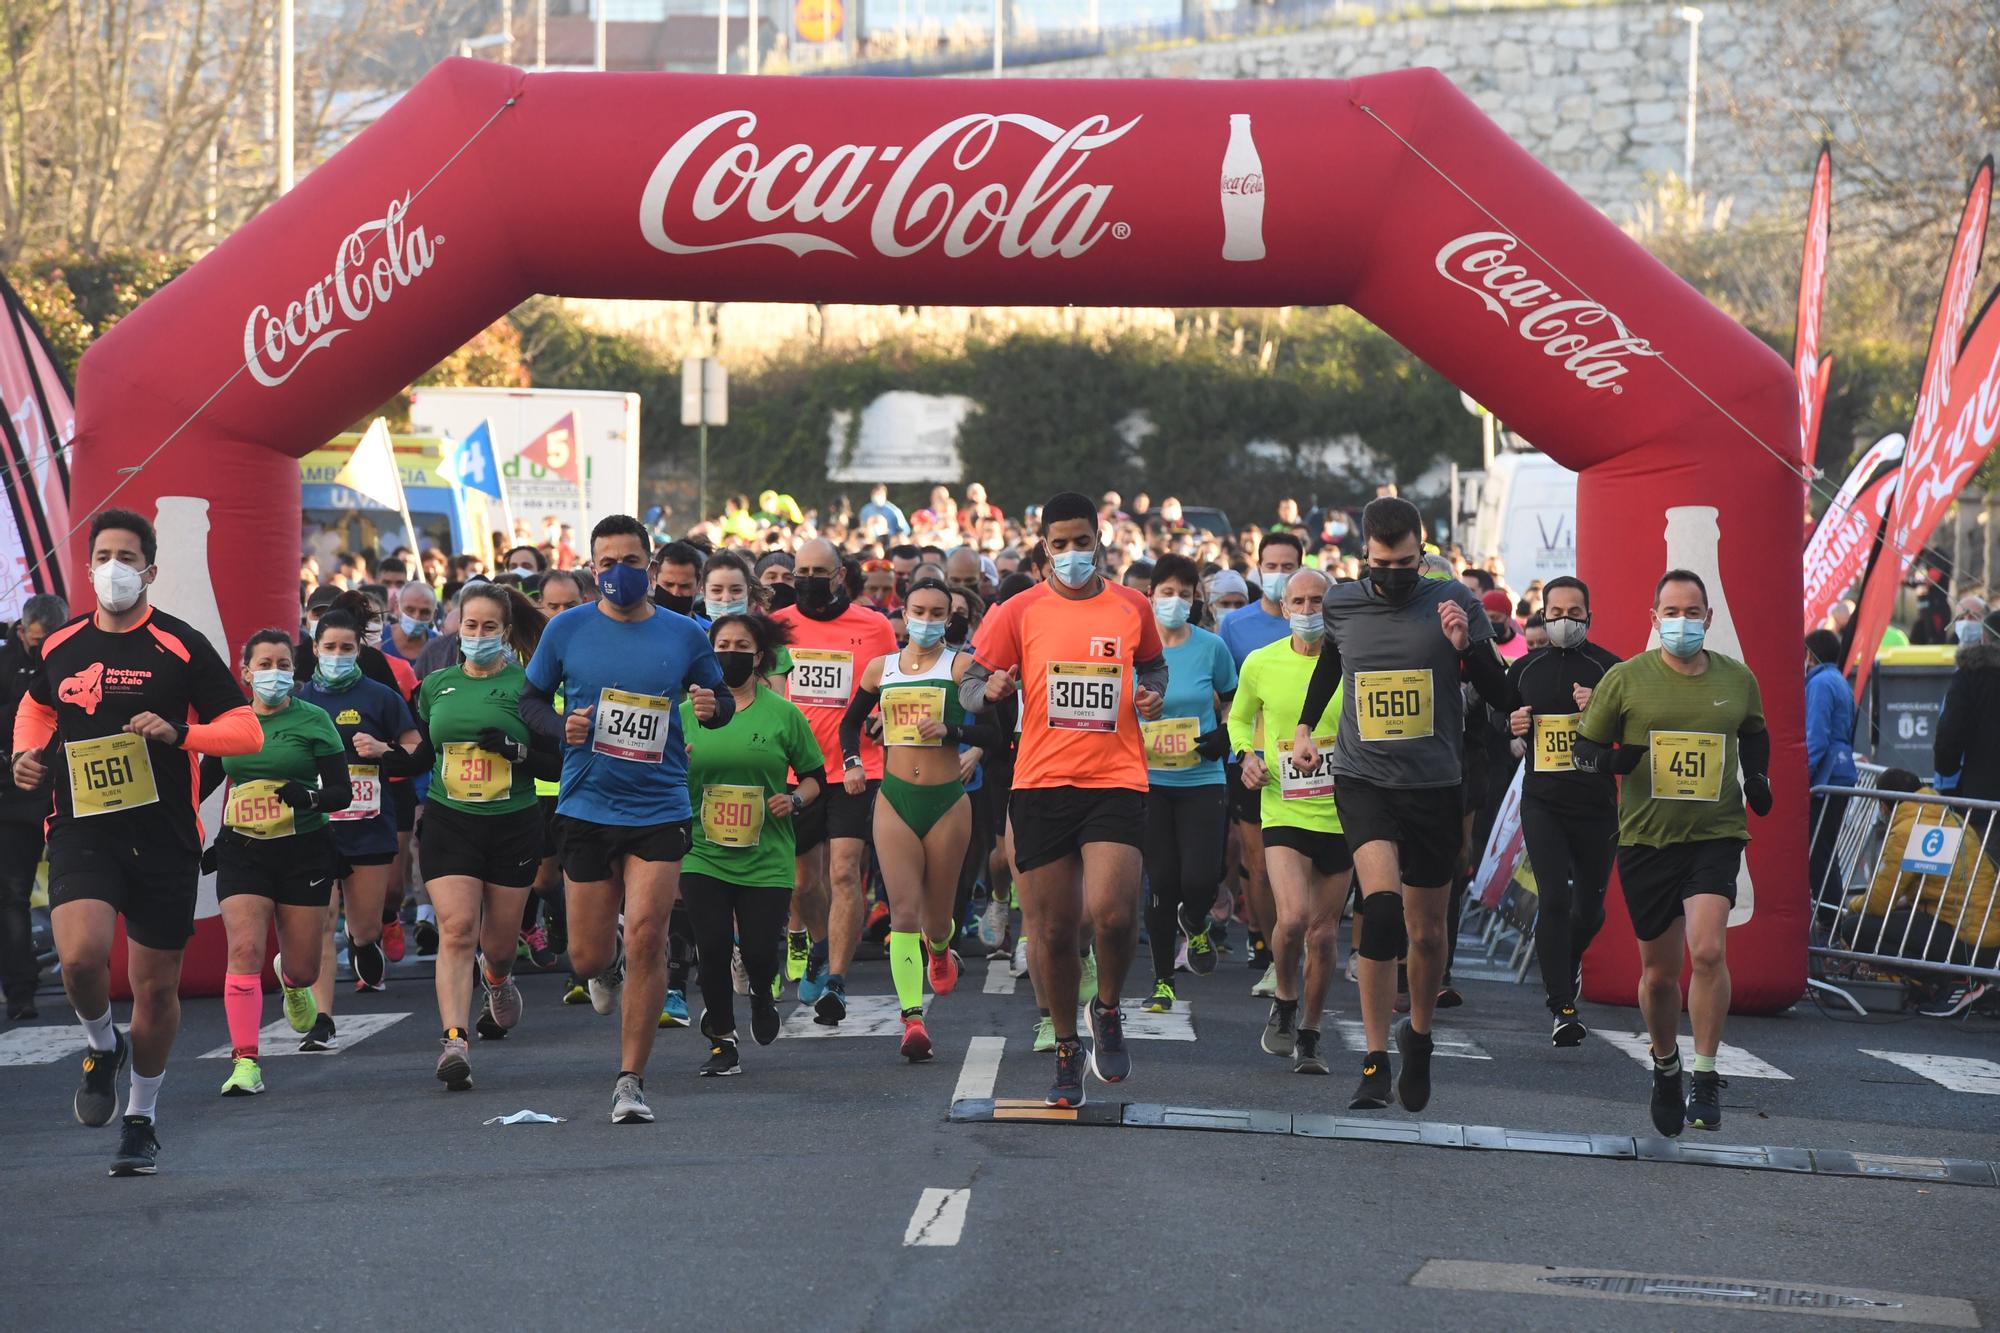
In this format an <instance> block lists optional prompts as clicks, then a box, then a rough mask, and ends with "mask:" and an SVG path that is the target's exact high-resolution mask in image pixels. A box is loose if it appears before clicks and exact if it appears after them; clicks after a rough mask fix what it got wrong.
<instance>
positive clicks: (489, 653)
mask: <svg viewBox="0 0 2000 1333" xmlns="http://www.w3.org/2000/svg"><path fill="white" fill-rule="evenodd" d="M458 650H459V651H460V652H462V653H464V654H465V660H466V661H468V662H470V663H472V664H473V665H474V666H490V665H491V664H492V663H494V662H497V661H499V660H500V657H501V654H503V653H505V652H506V651H507V640H506V638H505V637H504V636H502V635H499V634H488V635H484V636H481V637H473V636H471V635H467V634H461V635H459V636H458Z"/></svg>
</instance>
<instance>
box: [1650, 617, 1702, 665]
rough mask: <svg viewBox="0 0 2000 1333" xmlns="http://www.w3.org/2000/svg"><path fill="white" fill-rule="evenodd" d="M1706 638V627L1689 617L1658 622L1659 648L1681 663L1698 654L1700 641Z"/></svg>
mask: <svg viewBox="0 0 2000 1333" xmlns="http://www.w3.org/2000/svg"><path fill="white" fill-rule="evenodd" d="M1707 637H1708V626H1706V625H1704V624H1702V623H1701V622H1700V621H1699V620H1695V619H1693V618H1691V617H1679V618H1675V619H1673V620H1662V621H1661V622H1660V647H1662V648H1664V649H1666V650H1667V651H1668V652H1670V653H1672V654H1673V655H1674V656H1675V657H1678V658H1680V659H1682V660H1683V661H1685V660H1687V659H1688V658H1690V657H1693V656H1694V655H1695V654H1696V653H1698V652H1700V651H1701V641H1702V640H1703V639H1705V638H1707Z"/></svg>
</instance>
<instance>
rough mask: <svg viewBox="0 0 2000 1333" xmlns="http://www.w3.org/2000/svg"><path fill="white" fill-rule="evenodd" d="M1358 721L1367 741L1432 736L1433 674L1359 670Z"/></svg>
mask: <svg viewBox="0 0 2000 1333" xmlns="http://www.w3.org/2000/svg"><path fill="white" fill-rule="evenodd" d="M1354 723H1355V726H1356V727H1358V728H1359V729H1360V732H1361V739H1362V740H1364V741H1415V740H1422V739H1423V738H1424V737H1426V736H1429V735H1430V734H1431V732H1432V725H1433V724H1432V718H1431V673H1430V672H1428V671H1357V672H1355V673H1354Z"/></svg>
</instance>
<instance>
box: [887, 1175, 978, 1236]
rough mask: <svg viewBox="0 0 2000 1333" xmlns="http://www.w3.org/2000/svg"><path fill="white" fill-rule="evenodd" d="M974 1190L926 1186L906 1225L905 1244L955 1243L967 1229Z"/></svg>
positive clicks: (904, 1230) (904, 1231) (904, 1229)
mask: <svg viewBox="0 0 2000 1333" xmlns="http://www.w3.org/2000/svg"><path fill="white" fill-rule="evenodd" d="M971 1202H972V1191H971V1190H969V1189H963V1190H941V1189H927V1190H925V1191H924V1193H923V1197H922V1198H920V1199H918V1200H917V1208H916V1211H915V1212H913V1213H911V1214H910V1225H908V1226H907V1227H904V1228H903V1244H905V1245H956V1244H958V1238H959V1235H960V1234H961V1233H962V1232H963V1231H964V1230H965V1210H966V1207H967V1205H969V1204H970V1203H971Z"/></svg>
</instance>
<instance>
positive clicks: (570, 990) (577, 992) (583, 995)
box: [562, 977, 590, 1004]
mask: <svg viewBox="0 0 2000 1333" xmlns="http://www.w3.org/2000/svg"><path fill="white" fill-rule="evenodd" d="M562 1002H563V1003H564V1004H589V1003H590V987H588V986H586V985H584V984H583V983H582V982H581V981H578V980H577V979H576V978H575V977H571V978H570V979H569V984H568V985H567V986H565V987H563V993H562Z"/></svg>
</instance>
